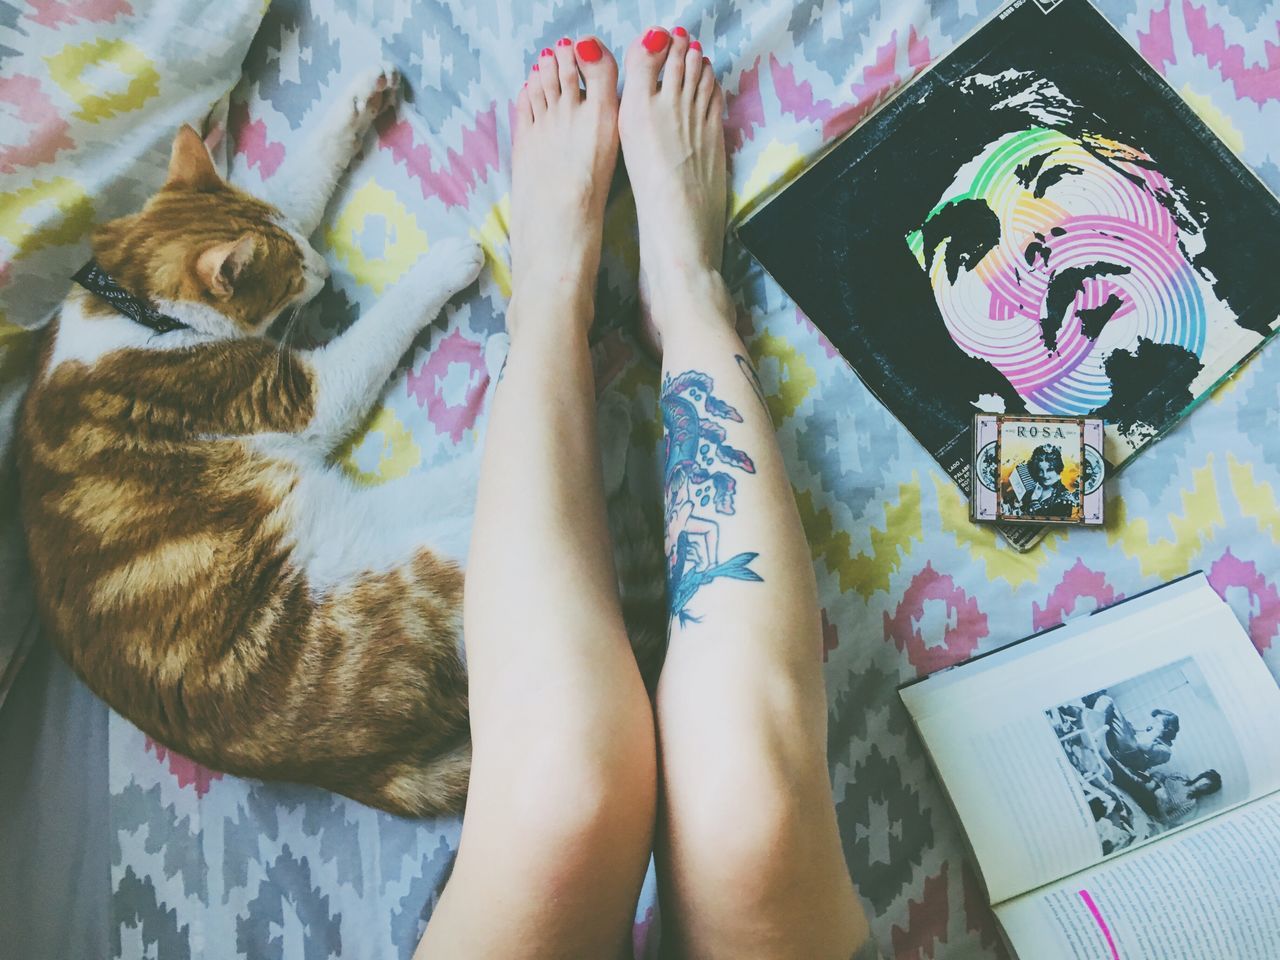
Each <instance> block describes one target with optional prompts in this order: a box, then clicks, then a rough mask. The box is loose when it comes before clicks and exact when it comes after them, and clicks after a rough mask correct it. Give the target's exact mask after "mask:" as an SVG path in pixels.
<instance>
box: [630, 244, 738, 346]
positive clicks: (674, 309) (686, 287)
mask: <svg viewBox="0 0 1280 960" xmlns="http://www.w3.org/2000/svg"><path fill="white" fill-rule="evenodd" d="M645 272H646V275H647V287H648V297H647V300H648V307H649V311H650V314H651V315H652V317H653V320H654V323H655V324H656V325H657V327H658V329H659V330H660V331H661V333H662V336H663V339H664V341H665V340H666V339H667V338H668V337H670V336H672V335H673V334H674V333H675V332H676V331H679V330H682V329H686V328H693V329H695V330H705V329H707V328H712V329H719V328H724V329H726V330H730V331H731V330H733V329H734V316H735V314H736V311H735V309H734V305H733V298H732V297H731V296H730V295H729V288H728V286H726V284H725V282H724V277H722V276H721V275H720V271H719V270H716V269H713V268H711V267H708V266H699V265H696V264H689V263H675V264H670V265H669V266H668V268H667V269H665V270H663V271H661V272H659V273H656V274H655V273H653V272H651V271H649V269H648V267H647V265H646V268H645Z"/></svg>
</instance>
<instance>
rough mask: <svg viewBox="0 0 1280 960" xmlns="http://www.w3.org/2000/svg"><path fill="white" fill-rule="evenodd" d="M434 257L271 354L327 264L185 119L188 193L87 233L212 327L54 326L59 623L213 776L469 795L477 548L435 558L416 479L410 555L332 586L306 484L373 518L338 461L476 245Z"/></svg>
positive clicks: (348, 569) (385, 799)
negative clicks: (320, 566) (215, 162)
mask: <svg viewBox="0 0 1280 960" xmlns="http://www.w3.org/2000/svg"><path fill="white" fill-rule="evenodd" d="M347 109H348V110H350V107H349V106H348V107H347ZM353 139H356V138H353ZM336 177H337V173H332V178H333V179H334V180H336ZM437 246H438V247H440V249H441V251H442V252H441V254H440V257H438V258H437V260H436V261H434V263H435V267H436V268H437V269H436V271H435V279H432V276H431V275H430V267H429V266H427V267H423V268H421V269H418V270H417V272H416V273H414V274H413V275H411V276H410V277H409V279H408V280H407V281H405V282H406V283H408V284H411V285H412V284H417V288H416V289H410V290H408V291H406V292H403V293H401V294H399V295H396V294H395V291H392V293H391V294H389V295H388V297H387V298H384V300H385V301H386V303H387V306H386V309H383V303H380V304H379V305H378V306H377V307H375V308H374V310H373V311H372V312H371V313H370V315H369V316H366V317H365V318H362V319H361V320H360V321H358V322H357V323H356V324H354V325H353V328H352V331H349V332H348V333H345V334H343V336H342V337H340V338H338V339H337V340H335V341H334V342H333V343H331V344H330V345H327V346H326V347H324V348H321V349H320V350H317V351H313V352H312V353H309V354H308V353H303V352H300V351H293V350H290V349H287V348H285V347H283V346H281V345H277V344H275V343H272V342H270V341H268V340H266V339H264V338H263V337H262V334H263V333H264V331H265V330H266V328H267V327H268V326H269V325H270V323H271V321H272V320H273V319H274V318H275V317H277V316H278V315H279V314H280V313H281V311H283V310H285V309H288V308H290V307H293V306H296V305H297V304H299V303H301V302H303V301H305V300H306V299H309V298H310V297H311V296H313V295H314V294H315V293H316V292H317V290H318V289H319V286H320V284H321V283H322V282H323V275H324V271H323V265H322V263H317V261H319V257H318V255H317V254H315V252H314V251H312V250H311V249H310V248H309V247H308V246H307V245H306V244H305V242H302V241H300V238H299V236H298V231H297V230H296V229H294V228H292V227H290V226H289V225H288V223H287V222H286V221H285V219H284V217H283V215H282V214H281V213H280V212H279V211H278V210H276V209H275V208H273V207H272V206H270V205H269V204H267V203H265V202H263V201H261V200H258V199H256V198H254V197H251V196H248V195H246V194H244V193H242V192H240V191H237V190H235V189H233V188H231V187H230V186H228V185H226V184H225V183H223V182H222V181H221V179H220V178H219V177H218V176H217V174H216V173H215V172H214V171H213V167H212V164H211V163H210V162H209V158H208V154H207V152H206V151H205V149H204V146H203V144H201V143H200V141H199V138H198V136H196V135H195V133H194V131H190V130H189V128H184V131H183V132H180V133H179V135H178V138H177V140H175V146H174V155H173V160H172V163H171V167H170V177H169V182H168V183H167V184H166V185H165V187H164V188H163V189H162V190H161V191H160V192H159V193H158V194H157V195H156V196H155V197H154V198H153V199H152V200H151V201H149V202H148V204H147V205H146V207H145V208H144V209H143V210H142V211H141V212H139V213H137V214H134V215H132V216H128V217H124V218H122V219H120V220H117V221H114V222H112V223H109V224H107V225H105V226H104V227H102V228H101V229H100V230H98V231H97V233H96V234H95V236H94V238H93V248H94V256H95V257H96V259H97V260H98V262H99V263H100V264H101V265H102V266H103V267H104V268H105V269H106V270H107V271H108V272H110V273H111V274H113V275H114V276H115V277H116V278H117V279H118V280H119V281H120V283H121V284H122V285H123V286H124V287H125V288H126V289H128V290H130V291H131V292H133V293H135V294H137V295H142V296H146V297H148V298H150V299H152V300H153V301H155V302H157V303H158V304H161V305H162V307H163V308H164V309H166V310H167V311H169V312H173V313H174V314H175V315H177V316H179V317H180V319H183V320H184V321H186V322H188V323H189V324H190V326H191V327H192V329H191V330H189V331H179V332H176V333H173V334H166V335H163V336H158V337H157V336H153V335H151V332H150V331H148V330H141V331H140V328H138V327H137V325H136V324H133V323H132V321H130V320H128V318H126V317H122V316H120V315H119V314H116V313H115V312H114V311H113V310H112V309H111V308H110V307H109V306H108V305H106V304H105V302H103V301H100V300H98V299H97V298H95V297H93V296H92V295H90V294H87V293H85V292H83V291H76V292H73V293H72V294H71V295H70V296H69V297H68V299H67V301H66V303H64V305H63V309H62V312H61V315H60V318H59V320H58V321H56V322H55V323H53V324H52V325H51V326H50V328H49V330H48V331H47V332H46V334H45V341H44V346H43V351H42V355H41V360H40V365H39V373H38V375H37V377H36V379H35V382H34V383H33V385H32V387H31V389H30V391H29V393H28V395H27V397H26V399H25V402H24V406H23V411H22V416H21V423H20V433H19V467H20V482H21V498H22V515H23V522H24V524H25V529H26V533H27V543H28V547H29V551H30V557H31V563H32V568H33V571H34V575H35V583H36V592H37V599H38V603H39V609H40V613H41V616H42V619H43V623H44V626H45V629H46V632H47V635H48V636H49V638H50V639H51V640H52V641H53V643H54V644H55V645H56V646H57V648H58V649H59V650H60V651H61V652H62V654H63V655H64V657H65V658H66V659H67V661H68V662H69V663H70V664H71V666H72V667H73V668H74V669H75V671H76V672H77V673H78V674H79V675H80V676H81V677H82V678H83V679H84V681H85V682H86V683H87V684H88V685H89V687H90V688H91V689H93V690H94V691H95V692H96V693H97V694H98V695H99V696H101V697H102V698H103V699H104V700H105V701H107V703H109V704H110V705H111V706H112V707H113V708H115V709H116V710H117V711H118V712H120V713H121V714H123V715H124V716H125V717H127V718H128V719H130V720H131V721H132V722H134V723H135V724H137V725H138V727H140V728H141V729H142V730H144V731H145V732H146V733H148V734H149V735H150V736H152V737H154V738H155V739H156V740H158V741H159V742H161V743H163V744H165V745H166V746H169V747H171V748H173V749H175V750H178V751H180V752H181V753H184V754H186V755H188V756H190V757H192V758H193V759H195V760H197V761H199V762H201V763H203V764H206V765H207V766H210V767H212V768H215V769H218V770H225V771H229V772H231V773H235V774H240V775H245V776H253V777H261V778H269V779H283V780H290V781H297V782H304V783H311V784H318V785H321V786H324V787H327V788H329V789H332V790H335V791H338V792H340V793H343V794H346V795H347V796H350V797H354V798H355V799H357V800H360V801H362V802H365V803H368V804H371V805H373V806H376V807H380V808H382V809H385V810H389V811H391V812H394V813H398V814H404V815H414V816H421V815H428V814H438V813H442V812H446V811H453V810H458V809H460V807H461V804H462V801H463V799H464V797H465V791H466V784H467V776H468V770H469V756H470V754H469V746H468V728H467V712H466V679H465V671H464V667H463V663H462V659H461V656H460V636H459V635H460V606H461V600H462V582H463V581H462V572H461V569H460V567H459V566H458V564H457V563H456V562H455V560H456V559H457V555H458V553H459V552H460V550H459V549H455V550H454V551H453V552H454V556H453V557H446V556H444V555H441V554H438V553H435V552H432V551H431V550H430V549H428V548H427V547H426V545H425V544H426V543H427V542H429V534H430V529H429V522H428V520H429V514H430V490H429V489H420V490H417V491H416V492H415V499H417V500H418V501H421V503H422V507H421V512H422V513H423V514H424V517H425V518H426V519H424V521H423V526H422V534H423V538H422V539H421V540H419V541H418V542H417V543H416V545H412V546H410V545H406V546H405V548H404V549H403V550H401V551H400V552H399V553H398V554H394V555H388V554H387V551H383V554H382V555H380V556H378V557H377V558H376V559H372V560H370V559H368V558H365V559H364V560H363V561H362V558H361V557H359V556H354V557H352V556H348V555H347V554H342V553H340V552H339V554H338V556H339V557H340V563H339V569H338V570H337V573H335V572H334V567H335V561H334V559H333V557H329V558H328V561H327V563H328V566H327V568H326V569H327V570H328V574H327V579H326V580H325V582H318V581H316V580H315V578H314V577H312V576H311V575H310V574H309V572H308V563H317V562H319V561H318V560H316V557H317V556H318V555H319V554H321V553H323V552H324V548H325V545H324V544H323V543H317V542H316V538H317V533H316V530H317V527H316V524H315V522H314V521H315V518H314V517H313V516H311V515H309V513H308V511H315V510H317V509H318V508H319V504H317V503H316V502H315V501H314V498H313V499H310V500H309V499H307V497H306V496H304V495H303V494H304V492H305V491H307V490H313V489H317V488H318V484H319V481H320V480H321V479H323V480H324V481H325V483H324V489H326V490H328V491H331V492H332V491H334V490H337V491H340V492H343V491H346V492H349V495H350V497H351V503H352V513H353V515H365V514H367V512H368V510H367V509H363V508H361V506H360V505H359V504H358V503H357V502H356V500H357V498H358V497H360V496H375V495H376V494H374V493H370V492H369V491H359V490H357V489H356V488H354V487H351V486H350V485H346V486H345V487H344V486H343V485H342V483H341V481H340V480H339V479H338V478H337V477H336V476H330V475H329V474H336V471H335V468H333V467H332V466H331V465H330V464H329V463H328V461H327V455H328V454H329V452H330V451H331V449H332V446H333V445H334V443H336V441H337V440H339V439H341V436H342V434H344V433H346V432H348V431H349V430H350V429H351V428H353V427H354V426H355V425H356V423H358V421H359V418H360V417H361V416H363V415H364V414H365V413H367V412H368V410H369V409H370V407H371V405H372V404H373V403H374V402H375V401H376V399H377V395H378V392H379V391H380V390H381V388H382V386H383V385H384V384H385V382H386V380H387V378H388V376H389V375H390V373H391V372H392V370H393V369H394V365H395V363H396V362H397V360H398V359H399V357H400V355H401V354H402V353H403V352H404V350H405V349H406V348H407V347H408V345H409V343H410V342H411V341H412V339H413V336H414V335H416V333H417V331H418V330H420V329H421V328H422V326H424V325H425V323H426V322H428V321H429V320H430V319H431V318H432V316H434V313H435V312H436V311H437V310H438V309H439V306H440V305H442V303H443V302H444V300H445V299H447V297H448V296H449V295H450V294H452V293H453V292H454V291H455V290H456V289H458V288H459V287H460V286H464V285H465V284H466V283H468V282H470V280H471V279H472V278H474V276H475V272H476V270H478V267H479V258H478V256H477V255H476V252H475V251H474V249H473V248H471V247H470V246H468V245H460V244H455V245H453V246H448V245H447V244H445V243H444V242H442V243H441V244H438V245H437ZM442 263H443V267H441V264H442ZM442 273H443V274H445V275H444V276H441V274H442ZM427 283H429V284H432V286H431V288H430V289H426V290H424V289H423V285H424V284H427ZM406 313H414V314H415V315H414V316H411V317H406V316H405V314H406ZM417 314H422V315H417ZM365 327H369V328H370V329H369V331H364V330H362V328H365ZM370 331H371V332H370ZM383 341H386V345H383V346H378V347H376V348H375V347H373V346H371V344H372V343H375V342H376V343H379V344H381V343H382V342H383ZM379 351H380V352H379ZM361 364H365V365H366V366H367V369H366V370H364V375H362V376H355V375H353V373H352V370H353V369H354V368H356V367H359V366H360V365H361ZM335 397H336V398H337V399H336V400H335ZM320 421H323V423H322V424H320ZM317 424H320V425H319V426H318V425H317ZM326 472H327V473H326ZM324 506H325V507H326V509H328V510H331V511H333V512H335V513H336V514H338V515H341V513H342V510H341V509H340V507H341V505H340V504H339V505H335V504H333V503H331V502H328V503H326V504H325V505H324ZM335 506H337V507H338V509H336V510H334V508H335ZM365 506H366V507H367V505H365ZM362 510H363V513H362ZM319 529H322V530H327V531H329V532H328V533H327V534H326V536H330V537H340V536H341V530H340V529H339V528H332V529H331V528H326V527H321V528H319ZM415 532H416V531H415ZM353 542H356V541H355V540H353ZM303 554H306V557H308V558H310V559H305V558H304V556H303Z"/></svg>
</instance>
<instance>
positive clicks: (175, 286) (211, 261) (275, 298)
mask: <svg viewBox="0 0 1280 960" xmlns="http://www.w3.org/2000/svg"><path fill="white" fill-rule="evenodd" d="M93 252H94V257H95V259H97V261H98V263H99V264H100V265H101V266H102V268H103V269H104V270H106V271H107V272H108V273H109V274H111V275H112V276H113V277H114V278H115V279H116V280H117V281H118V282H119V283H120V285H121V286H123V287H124V289H126V290H128V291H129V292H130V293H132V294H134V295H135V296H138V297H142V298H145V299H147V300H150V301H151V302H152V303H154V304H156V306H157V307H159V308H160V309H161V310H163V311H164V312H166V313H171V314H172V315H174V316H176V317H178V318H179V319H181V320H183V321H184V322H188V323H189V324H190V325H191V326H193V327H195V328H196V329H201V330H203V331H204V332H207V333H214V334H222V335H226V336H237V335H239V336H245V335H248V336H256V335H261V334H262V333H264V332H266V329H267V327H269V326H270V325H271V323H272V322H273V321H274V320H275V319H276V318H277V317H278V316H279V315H280V314H281V312H283V311H284V310H286V309H288V308H290V307H292V306H296V305H299V304H302V303H305V302H306V301H308V300H310V299H311V298H312V297H314V296H315V295H316V294H317V293H319V292H320V288H321V287H322V286H324V281H325V278H326V277H327V276H328V275H329V268H328V265H327V264H326V263H325V261H324V258H323V257H321V256H320V254H318V253H316V251H315V250H314V249H312V247H311V245H310V243H308V242H307V239H306V238H305V237H303V236H301V235H300V234H299V233H298V231H297V229H296V228H295V227H293V226H291V225H290V224H289V222H288V220H287V219H286V218H285V217H284V215H283V214H282V213H281V212H280V211H279V210H277V209H276V208H275V207H273V206H272V205H271V204H269V203H266V202H264V201H262V200H259V199H258V198H256V197H253V196H250V195H249V194H247V193H245V192H244V191H242V190H237V189H236V188H235V187H233V186H231V185H230V184H228V183H227V182H226V181H225V180H223V179H222V177H221V176H219V175H218V172H217V170H216V169H215V167H214V165H213V160H212V158H210V156H209V151H208V149H207V148H206V147H205V145H204V141H203V140H201V139H200V135H199V134H197V133H196V132H195V130H193V129H192V128H191V127H189V126H184V127H182V128H181V129H180V130H179V131H178V135H177V136H176V137H175V138H174V141H173V152H172V154H171V156H170V159H169V174H168V178H167V179H166V180H165V184H164V186H163V187H161V188H160V190H159V192H158V193H156V194H155V196H153V197H152V198H151V199H150V200H148V201H147V204H146V206H144V207H143V208H142V210H141V211H139V212H138V213H135V214H132V215H130V216H127V217H121V218H120V219H118V220H113V221H111V222H110V223H107V224H104V225H103V226H102V227H100V228H99V229H98V230H97V231H96V232H95V233H94V235H93Z"/></svg>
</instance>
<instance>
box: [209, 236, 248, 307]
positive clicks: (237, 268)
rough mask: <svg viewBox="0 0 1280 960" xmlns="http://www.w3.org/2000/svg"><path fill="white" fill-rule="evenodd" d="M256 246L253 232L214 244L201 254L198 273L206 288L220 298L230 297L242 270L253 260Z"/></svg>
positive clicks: (234, 290)
mask: <svg viewBox="0 0 1280 960" xmlns="http://www.w3.org/2000/svg"><path fill="white" fill-rule="evenodd" d="M255 247H256V244H255V242H254V239H253V234H251V233H246V234H245V235H244V236H243V237H241V238H240V239H239V240H228V241H227V242H226V243H218V244H214V245H213V246H212V247H210V248H209V249H208V250H206V251H205V252H204V253H202V254H200V256H199V257H198V258H197V259H196V273H197V274H198V275H199V277H200V282H201V283H202V284H204V287H205V289H206V290H208V291H209V292H210V293H212V294H213V295H214V296H215V297H217V298H218V299H219V300H226V299H228V298H229V297H230V296H231V295H232V294H233V293H235V292H236V281H237V280H239V279H240V274H241V272H242V271H243V270H244V268H245V267H246V266H247V265H248V264H249V262H250V261H251V260H253V253H254V249H255Z"/></svg>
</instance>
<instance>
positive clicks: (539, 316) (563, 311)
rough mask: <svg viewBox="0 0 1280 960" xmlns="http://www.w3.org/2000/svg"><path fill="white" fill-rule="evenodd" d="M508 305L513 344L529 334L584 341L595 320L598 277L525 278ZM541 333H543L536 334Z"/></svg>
mask: <svg viewBox="0 0 1280 960" xmlns="http://www.w3.org/2000/svg"><path fill="white" fill-rule="evenodd" d="M513 288H514V289H513V292H512V295H511V302H510V303H509V304H508V305H507V331H508V333H509V334H510V335H511V338H512V343H513V344H514V343H515V341H516V339H517V338H518V337H519V338H523V337H524V336H525V335H526V334H527V333H531V334H534V336H535V337H542V336H549V337H553V338H563V337H581V338H582V340H583V342H584V343H585V342H586V336H587V333H588V332H589V331H590V329H591V323H592V321H593V320H594V318H595V277H594V276H592V277H591V278H590V280H588V279H587V278H586V277H585V276H580V275H574V274H572V273H569V272H566V273H563V274H560V275H545V274H543V275H538V276H534V277H528V278H522V279H521V280H519V281H517V283H515V284H513ZM534 331H541V333H534Z"/></svg>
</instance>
